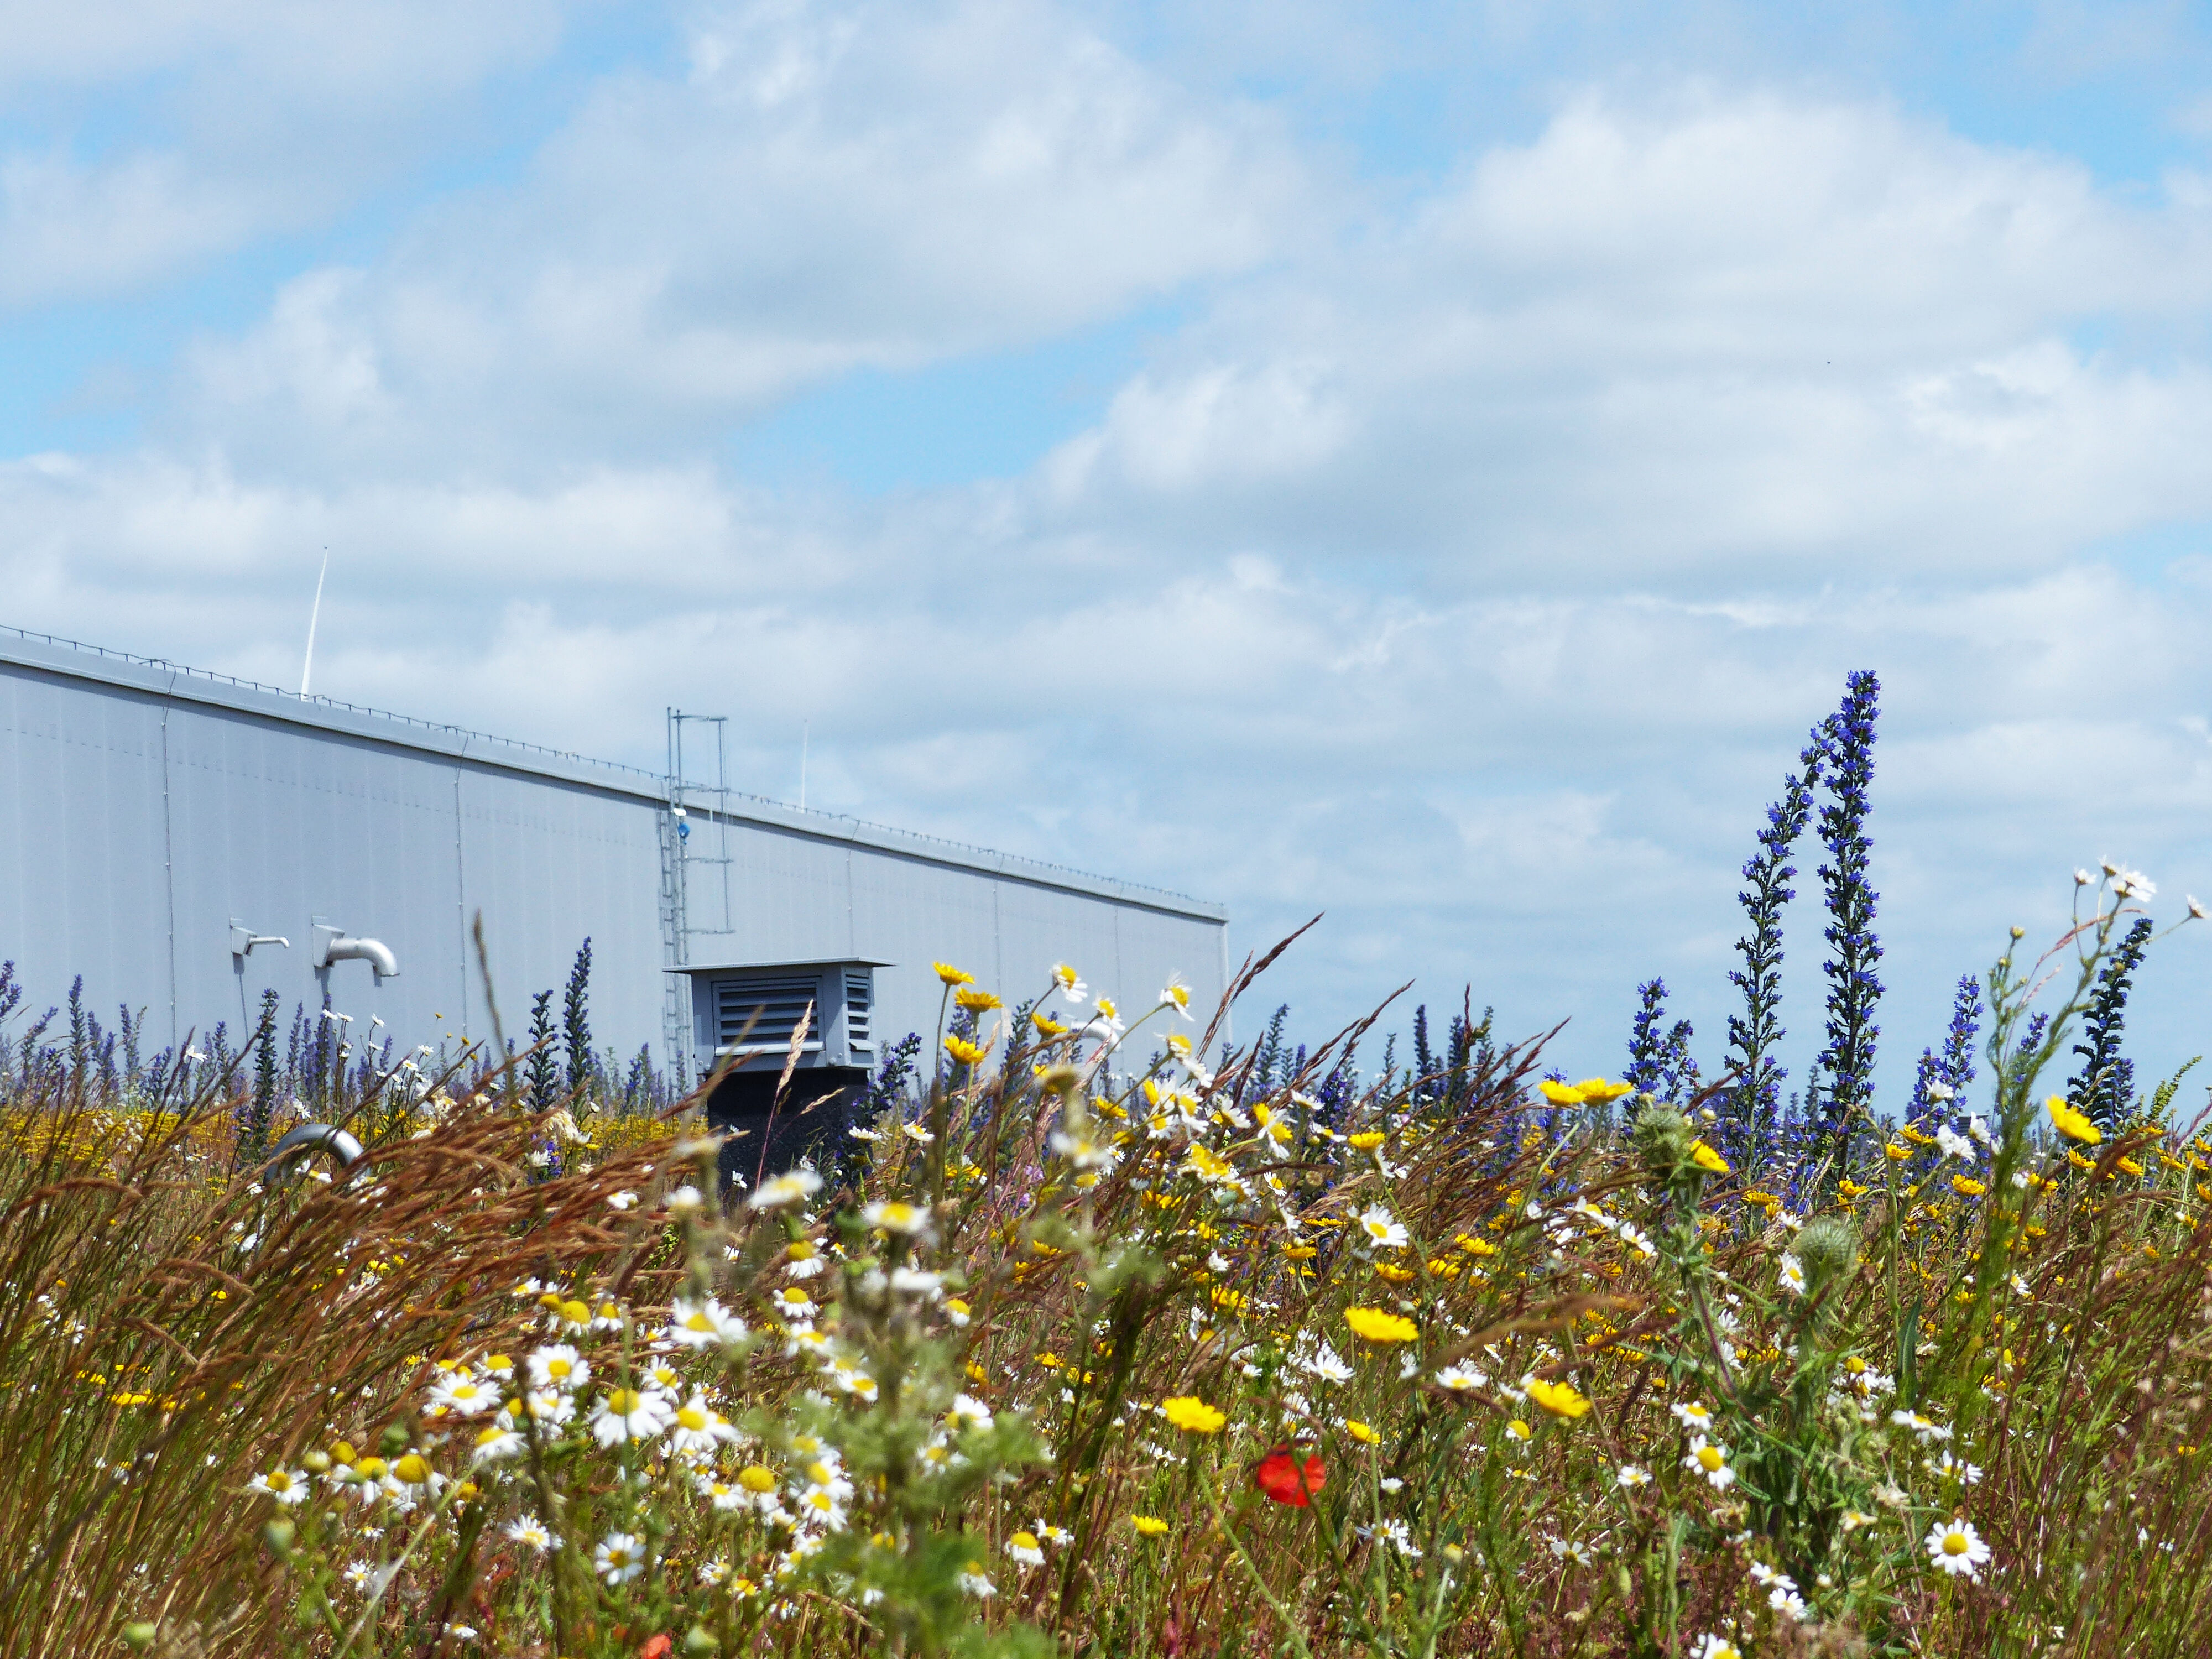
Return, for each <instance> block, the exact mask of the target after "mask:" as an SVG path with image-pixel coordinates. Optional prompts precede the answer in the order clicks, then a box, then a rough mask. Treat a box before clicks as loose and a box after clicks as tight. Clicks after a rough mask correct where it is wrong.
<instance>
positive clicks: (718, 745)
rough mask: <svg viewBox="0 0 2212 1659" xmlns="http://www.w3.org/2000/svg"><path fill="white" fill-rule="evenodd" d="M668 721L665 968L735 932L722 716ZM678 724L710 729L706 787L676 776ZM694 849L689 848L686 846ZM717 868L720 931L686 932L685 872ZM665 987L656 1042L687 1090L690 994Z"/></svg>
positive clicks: (674, 715) (680, 987) (663, 831)
mask: <svg viewBox="0 0 2212 1659" xmlns="http://www.w3.org/2000/svg"><path fill="white" fill-rule="evenodd" d="M667 715H668V772H667V780H666V781H667V800H668V804H667V805H666V807H665V809H664V810H663V811H662V812H661V815H660V945H661V949H662V951H664V952H665V955H666V956H667V958H668V965H669V966H670V967H671V968H681V967H684V966H685V965H687V964H688V963H690V960H691V941H692V940H693V939H696V938H699V937H702V936H714V937H724V938H726V937H728V936H730V935H731V934H732V933H734V932H735V931H736V930H735V928H734V927H732V924H731V913H730V786H729V775H728V771H727V759H726V744H725V741H724V734H725V732H726V730H727V727H728V722H729V717H728V716H727V715H726V714H685V713H684V711H683V710H682V709H680V708H670V709H669V710H668V711H667ZM686 722H690V723H691V724H695V725H701V726H713V727H714V782H713V783H712V784H704V783H694V782H693V781H691V780H690V777H689V776H687V775H686V774H685V771H684V725H685V724H686ZM699 806H703V807H705V809H706V811H707V814H708V821H707V823H706V824H705V825H703V826H702V824H701V823H699V822H698V821H697V820H696V818H694V817H693V816H692V812H693V809H694V808H695V807H699ZM702 828H706V829H711V830H712V832H713V837H714V851H713V852H712V853H708V851H707V850H706V847H705V845H704V842H705V838H704V837H703V836H701V834H700V831H701V829H702ZM694 842H699V843H700V844H699V845H698V846H696V848H695V846H694ZM694 865H707V866H715V865H719V866H721V872H722V881H721V887H722V903H721V921H722V925H721V926H720V927H693V926H692V925H691V897H690V888H691V876H690V872H691V867H692V866H694ZM662 977H663V978H665V980H666V981H667V984H666V986H665V987H664V988H663V991H662V996H661V1017H660V1036H661V1043H662V1046H663V1047H664V1048H665V1050H666V1051H667V1054H668V1061H669V1070H670V1072H671V1075H673V1076H674V1078H675V1079H676V1081H677V1085H678V1087H679V1088H682V1089H685V1090H688V1089H690V1086H691V1083H692V1078H691V986H690V981H689V980H688V979H687V978H686V977H685V976H684V975H682V974H666V975H662Z"/></svg>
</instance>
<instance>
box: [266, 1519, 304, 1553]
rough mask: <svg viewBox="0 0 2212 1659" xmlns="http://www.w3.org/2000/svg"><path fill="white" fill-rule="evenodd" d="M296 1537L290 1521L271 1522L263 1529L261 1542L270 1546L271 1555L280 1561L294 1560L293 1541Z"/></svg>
mask: <svg viewBox="0 0 2212 1659" xmlns="http://www.w3.org/2000/svg"><path fill="white" fill-rule="evenodd" d="M295 1535H296V1534H295V1528H293V1525H292V1523H291V1522H289V1521H283V1520H277V1521H271V1522H270V1523H269V1524H268V1525H267V1526H265V1527H264V1528H262V1529H261V1541H262V1542H263V1543H264V1544H266V1545H268V1546H269V1553H270V1554H271V1555H273V1556H275V1557H276V1559H278V1560H279V1561H289V1560H290V1559H292V1540H293V1538H294V1537H295Z"/></svg>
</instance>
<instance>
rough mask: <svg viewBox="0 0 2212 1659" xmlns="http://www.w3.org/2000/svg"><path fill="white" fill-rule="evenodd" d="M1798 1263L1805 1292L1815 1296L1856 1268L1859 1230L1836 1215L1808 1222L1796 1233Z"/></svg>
mask: <svg viewBox="0 0 2212 1659" xmlns="http://www.w3.org/2000/svg"><path fill="white" fill-rule="evenodd" d="M1797 1262H1798V1265H1799V1266H1800V1267H1802V1268H1803V1269H1804V1273H1805V1288H1806V1290H1807V1291H1808V1292H1809V1293H1811V1294H1813V1295H1814V1296H1818V1295H1819V1294H1820V1291H1822V1290H1823V1289H1824V1288H1825V1287H1826V1286H1827V1285H1831V1284H1832V1283H1833V1282H1835V1281H1836V1280H1837V1279H1842V1278H1844V1277H1845V1276H1847V1275H1848V1274H1849V1273H1850V1271H1851V1269H1853V1268H1854V1267H1857V1266H1858V1264H1859V1233H1858V1229H1857V1228H1856V1227H1854V1226H1853V1225H1851V1224H1850V1222H1848V1221H1846V1220H1844V1218H1843V1217H1841V1216H1835V1215H1824V1216H1822V1217H1820V1218H1819V1219H1817V1220H1814V1221H1808V1222H1807V1223H1806V1224H1805V1225H1804V1226H1803V1227H1802V1228H1800V1229H1799V1230H1798V1233H1797Z"/></svg>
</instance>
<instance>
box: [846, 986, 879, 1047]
mask: <svg viewBox="0 0 2212 1659" xmlns="http://www.w3.org/2000/svg"><path fill="white" fill-rule="evenodd" d="M873 986H874V976H873V975H870V974H865V973H860V974H856V973H854V972H853V971H852V970H851V969H846V972H845V1046H846V1047H847V1048H851V1049H853V1050H854V1052H855V1053H860V1054H872V1053H874V1052H875V1047H876V1043H875V1037H874V1036H873V1034H872V1031H871V1030H870V1029H869V1025H868V1012H869V1008H868V1005H869V1003H870V1002H871V1001H872V1000H873V997H872V991H873Z"/></svg>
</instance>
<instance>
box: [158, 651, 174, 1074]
mask: <svg viewBox="0 0 2212 1659" xmlns="http://www.w3.org/2000/svg"><path fill="white" fill-rule="evenodd" d="M176 690H177V671H176V670H175V669H171V670H170V671H169V684H168V685H167V687H166V688H165V689H164V690H163V691H162V693H161V886H162V888H163V890H164V891H165V892H166V893H167V896H168V902H169V1047H171V1048H175V1047H176V1046H177V849H176V845H175V842H174V841H173V838H172V836H171V834H170V829H169V710H170V708H172V707H173V706H174V704H175V702H176V696H175V693H176Z"/></svg>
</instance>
